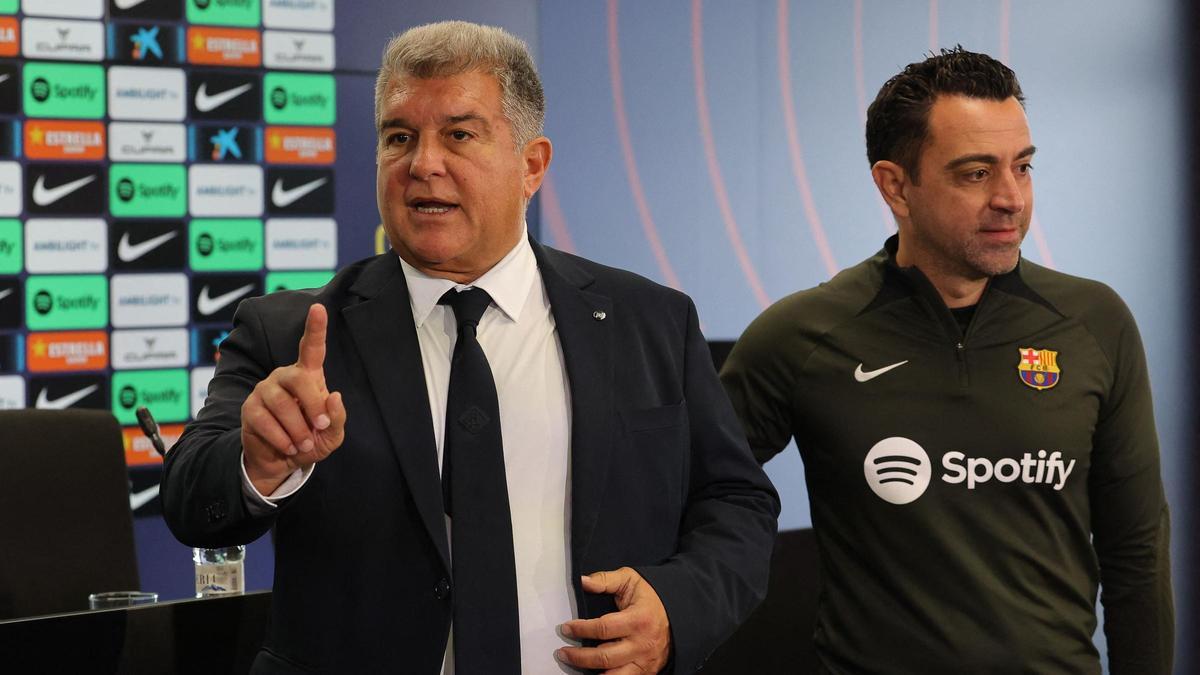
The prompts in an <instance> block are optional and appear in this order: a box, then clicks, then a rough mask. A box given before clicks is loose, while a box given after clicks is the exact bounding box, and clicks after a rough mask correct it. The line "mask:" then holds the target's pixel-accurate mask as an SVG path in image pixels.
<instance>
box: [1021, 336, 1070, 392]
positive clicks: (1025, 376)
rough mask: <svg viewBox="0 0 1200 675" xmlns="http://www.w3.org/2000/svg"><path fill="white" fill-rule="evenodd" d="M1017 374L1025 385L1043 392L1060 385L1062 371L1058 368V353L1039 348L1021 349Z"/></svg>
mask: <svg viewBox="0 0 1200 675" xmlns="http://www.w3.org/2000/svg"><path fill="white" fill-rule="evenodd" d="M1018 351H1020V352H1021V360H1020V361H1018V362H1017V374H1018V375H1020V376H1021V381H1022V382H1024V383H1025V384H1027V385H1029V386H1031V387H1033V388H1034V389H1037V390H1038V391H1041V390H1043V389H1049V388H1050V387H1053V386H1054V385H1056V384H1058V380H1059V379H1060V378H1061V377H1062V371H1061V370H1059V368H1058V352H1056V351H1052V350H1049V349H1038V348H1037V347H1021V348H1020V349H1019V350H1018Z"/></svg>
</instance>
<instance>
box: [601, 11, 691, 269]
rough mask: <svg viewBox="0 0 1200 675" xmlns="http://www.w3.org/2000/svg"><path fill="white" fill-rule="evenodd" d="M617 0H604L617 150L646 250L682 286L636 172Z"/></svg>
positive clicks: (659, 267) (659, 266)
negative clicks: (618, 30) (623, 75)
mask: <svg viewBox="0 0 1200 675" xmlns="http://www.w3.org/2000/svg"><path fill="white" fill-rule="evenodd" d="M617 2H618V0H608V72H609V77H610V79H611V81H612V96H613V115H614V116H615V117H616V122H617V137H618V139H619V140H620V142H621V154H622V155H623V156H624V158H625V174H626V175H627V176H628V177H629V189H630V191H632V192H633V203H634V206H636V207H637V212H638V217H639V218H640V219H641V221H642V231H643V232H644V233H645V235H646V241H647V243H648V244H649V245H650V252H651V253H653V254H654V260H655V262H657V263H658V271H659V273H660V274H662V278H663V281H664V282H665V283H666V284H667V285H668V286H670V287H671V288H674V289H676V290H681V289H682V288H683V287H682V286H681V285H680V283H679V277H678V276H676V275H675V270H674V269H673V268H672V267H671V261H670V260H669V259H668V258H667V252H666V250H665V249H663V245H662V240H661V239H660V238H659V236H658V228H657V227H655V225H654V218H653V217H652V216H651V215H650V205H649V204H647V203H646V193H645V192H644V191H643V190H642V179H641V177H640V176H639V175H638V170H637V158H636V157H635V156H634V154H633V141H632V140H631V138H630V134H629V119H628V118H627V117H626V115H625V91H624V89H623V87H622V84H621V44H620V35H619V34H618V32H617Z"/></svg>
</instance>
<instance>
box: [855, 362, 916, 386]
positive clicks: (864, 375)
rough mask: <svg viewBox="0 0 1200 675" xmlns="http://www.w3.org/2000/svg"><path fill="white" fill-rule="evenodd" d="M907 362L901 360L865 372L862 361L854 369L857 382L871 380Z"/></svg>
mask: <svg viewBox="0 0 1200 675" xmlns="http://www.w3.org/2000/svg"><path fill="white" fill-rule="evenodd" d="M906 363H908V361H901V362H900V363H893V364H892V365H890V366H884V367H882V368H878V369H876V370H868V371H865V372H864V371H863V369H862V364H861V363H860V364H858V367H857V368H855V369H854V379H855V381H857V382H867V381H869V380H873V379H875V378H877V377H879V376H880V375H882V374H884V373H886V372H887V371H889V370H894V369H896V368H899V367H900V366H902V365H904V364H906Z"/></svg>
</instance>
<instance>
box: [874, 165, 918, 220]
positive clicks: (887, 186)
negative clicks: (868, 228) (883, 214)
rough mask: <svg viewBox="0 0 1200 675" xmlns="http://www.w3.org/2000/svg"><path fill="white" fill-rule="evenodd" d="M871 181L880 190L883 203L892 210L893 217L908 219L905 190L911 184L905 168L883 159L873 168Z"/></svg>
mask: <svg viewBox="0 0 1200 675" xmlns="http://www.w3.org/2000/svg"><path fill="white" fill-rule="evenodd" d="M871 180H873V181H875V187H876V188H878V189H879V194H880V196H882V197H883V201H885V202H887V204H888V206H889V207H891V209H892V215H894V216H896V217H897V218H907V217H908V196H907V194H906V192H905V188H906V187H907V186H908V185H909V183H910V182H911V181H910V180H909V176H908V173H907V172H906V171H905V170H904V167H902V166H900V165H899V164H897V163H895V162H890V161H888V160H886V159H881V160H879V161H878V162H875V164H874V166H872V167H871Z"/></svg>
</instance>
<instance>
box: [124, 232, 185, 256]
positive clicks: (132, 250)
mask: <svg viewBox="0 0 1200 675" xmlns="http://www.w3.org/2000/svg"><path fill="white" fill-rule="evenodd" d="M176 234H179V233H178V232H174V231H172V232H167V233H166V234H160V235H158V236H157V237H151V238H150V239H147V240H146V241H143V242H140V243H137V244H130V243H129V233H128V232H126V233H125V234H122V235H121V241H119V242H117V257H118V258H120V259H121V261H122V262H133V261H134V260H137V259H138V258H140V257H142V256H144V255H146V254H147V253H149V252H150V251H153V250H154V249H156V248H158V247H159V246H162V245H163V244H165V243H167V242H168V241H170V240H172V239H174V238H175V235H176Z"/></svg>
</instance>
